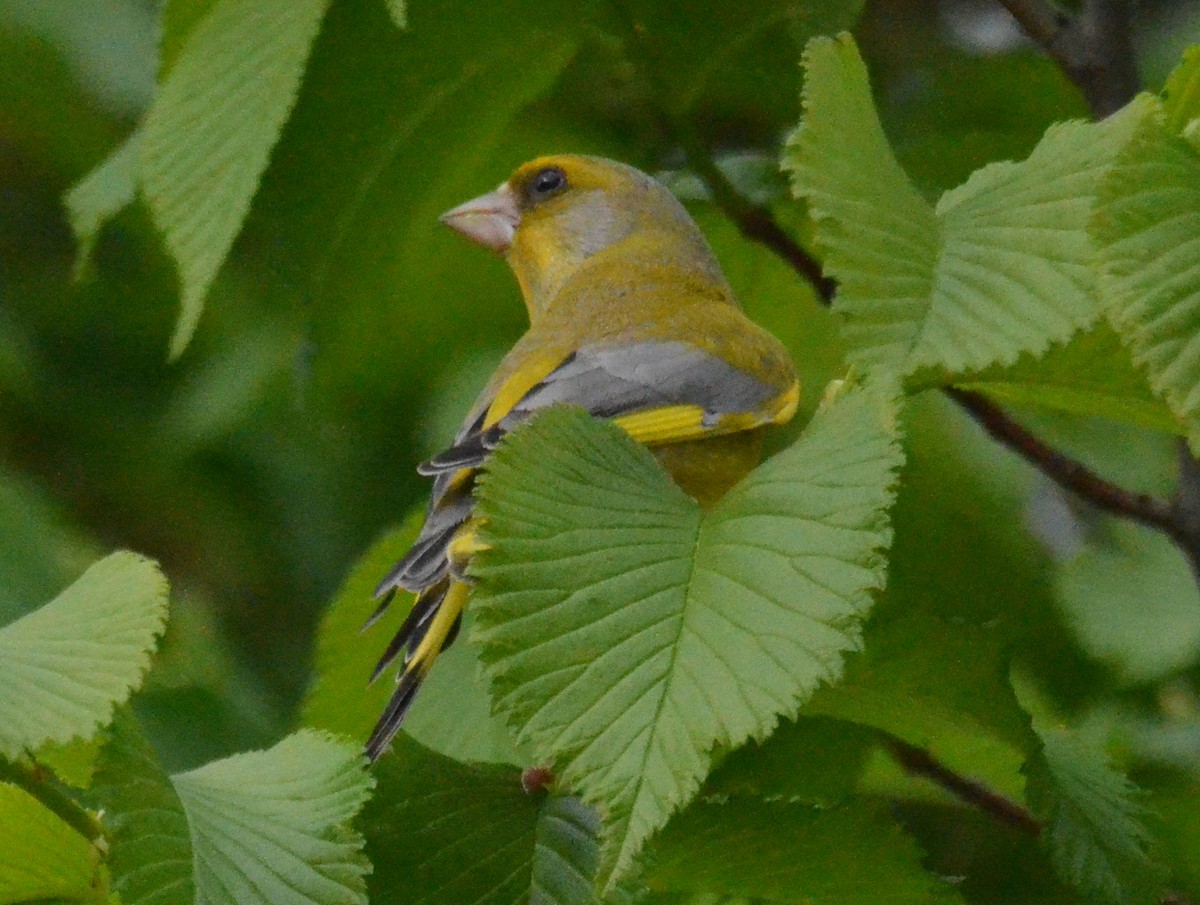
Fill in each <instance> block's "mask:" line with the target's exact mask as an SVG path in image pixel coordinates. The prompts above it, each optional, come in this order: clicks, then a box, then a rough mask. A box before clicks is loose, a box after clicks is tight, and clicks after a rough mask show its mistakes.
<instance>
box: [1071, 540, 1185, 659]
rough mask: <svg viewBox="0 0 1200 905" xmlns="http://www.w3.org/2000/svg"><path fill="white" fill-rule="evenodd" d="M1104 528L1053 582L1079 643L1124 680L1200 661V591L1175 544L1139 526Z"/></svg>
mask: <svg viewBox="0 0 1200 905" xmlns="http://www.w3.org/2000/svg"><path fill="white" fill-rule="evenodd" d="M1103 527H1104V530H1103V531H1096V532H1093V533H1092V536H1091V537H1090V538H1089V543H1088V544H1087V545H1086V546H1085V547H1083V548H1082V549H1081V550H1080V551H1079V553H1078V554H1077V555H1076V556H1075V557H1074V558H1072V559H1070V560H1068V561H1067V562H1065V563H1063V564H1062V565H1061V566H1060V569H1059V573H1058V576H1057V577H1056V581H1055V589H1056V590H1057V592H1058V596H1059V600H1060V602H1061V606H1062V608H1063V610H1064V611H1065V613H1066V616H1067V622H1068V623H1069V624H1070V625H1071V627H1072V628H1073V629H1074V630H1075V633H1076V635H1077V637H1078V638H1079V643H1080V645H1081V646H1082V647H1083V649H1084V650H1086V651H1087V652H1088V653H1089V654H1090V655H1091V656H1093V657H1096V658H1097V659H1099V660H1102V661H1104V662H1105V663H1107V664H1109V665H1111V666H1113V667H1115V668H1116V670H1117V672H1118V674H1119V676H1120V678H1121V679H1122V680H1123V681H1126V682H1150V681H1153V680H1155V679H1162V678H1166V677H1168V676H1170V675H1171V674H1173V673H1175V672H1178V671H1181V670H1183V669H1186V668H1187V667H1189V666H1191V665H1192V664H1193V663H1195V662H1196V661H1197V659H1200V594H1197V591H1196V583H1195V580H1194V578H1193V576H1192V573H1191V571H1190V570H1189V568H1188V565H1187V562H1186V561H1185V560H1184V559H1183V557H1181V556H1180V555H1179V548H1178V547H1176V546H1175V545H1174V544H1173V543H1171V541H1170V540H1168V539H1167V538H1166V537H1164V536H1162V535H1161V534H1159V533H1158V532H1156V531H1153V530H1152V529H1150V528H1146V527H1144V526H1141V525H1136V524H1132V523H1129V522H1122V521H1117V520H1112V521H1111V523H1109V522H1106V523H1105V524H1104V526H1103Z"/></svg>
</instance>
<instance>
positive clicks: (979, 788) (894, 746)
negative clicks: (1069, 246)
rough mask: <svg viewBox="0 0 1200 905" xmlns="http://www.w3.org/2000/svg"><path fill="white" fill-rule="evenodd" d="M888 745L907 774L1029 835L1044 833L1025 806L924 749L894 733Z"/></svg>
mask: <svg viewBox="0 0 1200 905" xmlns="http://www.w3.org/2000/svg"><path fill="white" fill-rule="evenodd" d="M885 744H886V746H887V750H888V753H889V754H891V756H892V757H893V758H894V759H895V761H896V763H898V764H899V765H900V766H901V767H903V768H904V770H905V771H907V772H908V773H911V774H913V775H914V776H921V777H924V778H925V779H928V780H930V781H931V782H934V783H936V784H937V785H939V786H941V787H942V788H943V789H945V790H946V791H947V792H949V793H950V794H951V795H953V796H954V797H955V798H958V799H960V800H961V801H965V802H966V803H967V804H970V805H973V806H975V807H977V808H979V809H980V810H981V811H984V812H985V813H987V814H990V815H991V816H992V817H995V818H996V819H997V820H999V821H1000V822H1001V823H1006V824H1008V825H1009V826H1012V827H1016V828H1017V829H1019V830H1021V831H1022V832H1024V833H1026V834H1028V835H1030V836H1034V837H1037V836H1040V835H1041V833H1042V822H1041V821H1040V820H1038V819H1037V817H1036V816H1034V814H1033V812H1032V811H1030V810H1029V809H1028V808H1026V807H1025V806H1024V805H1021V804H1018V803H1017V802H1015V801H1013V800H1012V799H1011V798H1005V797H1004V796H1003V795H1001V794H1000V793H999V792H996V791H995V790H993V789H989V788H988V787H987V786H985V785H984V784H983V783H981V782H979V781H978V780H974V779H971V778H969V777H966V776H962V775H960V774H958V773H955V772H954V771H953V770H951V769H950V768H949V767H947V766H946V765H945V764H943V763H942V762H941V761H940V760H938V759H937V758H936V757H934V756H933V755H932V754H930V753H929V752H928V751H926V750H925V749H924V748H918V747H917V746H916V745H910V744H909V743H908V742H906V741H904V740H902V739H899V738H896V737H895V736H885Z"/></svg>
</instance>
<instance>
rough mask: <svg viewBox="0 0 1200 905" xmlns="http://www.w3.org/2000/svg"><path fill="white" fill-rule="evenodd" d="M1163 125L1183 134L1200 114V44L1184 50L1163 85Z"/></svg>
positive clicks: (1178, 133) (1177, 133) (1170, 130)
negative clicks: (1180, 58) (1177, 63)
mask: <svg viewBox="0 0 1200 905" xmlns="http://www.w3.org/2000/svg"><path fill="white" fill-rule="evenodd" d="M1162 94H1163V112H1164V113H1165V114H1166V117H1165V121H1164V123H1163V125H1164V126H1165V127H1166V129H1167V131H1168V132H1174V133H1175V134H1176V135H1182V134H1183V131H1184V129H1186V128H1187V125H1188V123H1190V122H1192V120H1194V119H1195V118H1196V117H1198V116H1200V44H1193V45H1192V46H1191V47H1189V48H1188V49H1187V50H1185V51H1184V52H1183V59H1182V60H1180V61H1179V65H1178V66H1176V67H1175V71H1174V72H1172V73H1171V75H1170V76H1169V77H1168V78H1167V83H1166V84H1165V85H1163V92H1162Z"/></svg>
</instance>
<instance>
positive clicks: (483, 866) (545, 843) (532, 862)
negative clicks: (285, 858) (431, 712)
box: [362, 735, 599, 905]
mask: <svg viewBox="0 0 1200 905" xmlns="http://www.w3.org/2000/svg"><path fill="white" fill-rule="evenodd" d="M376 773H377V776H378V778H379V788H378V790H377V791H376V794H375V797H374V798H373V799H372V801H371V803H370V804H369V805H368V806H367V808H366V811H365V812H364V814H363V820H362V825H363V827H364V832H365V833H366V836H367V851H368V854H369V855H370V856H371V860H372V861H373V863H374V864H375V870H374V872H373V874H372V876H371V880H370V888H371V898H372V901H377V902H395V903H406V905H417V903H421V905H458V903H461V902H488V903H496V905H503V903H511V905H521V903H526V902H528V903H530V905H592V903H593V902H595V900H596V897H595V891H594V888H593V877H594V875H595V872H596V863H597V860H598V853H599V842H598V840H597V834H598V830H599V820H598V819H597V817H596V815H595V814H594V813H593V812H591V811H590V810H588V809H587V808H586V807H584V806H583V805H582V804H580V802H579V801H578V800H577V799H572V798H566V797H563V796H561V795H556V794H550V795H547V794H545V793H544V792H541V793H536V794H528V793H526V792H525V791H524V790H523V789H522V787H521V775H520V773H519V771H517V770H516V769H514V768H512V767H504V766H496V765H469V764H462V763H458V762H456V761H453V760H450V759H449V758H446V757H443V756H441V755H439V754H435V753H434V752H432V751H429V750H427V749H425V748H423V747H422V746H420V745H418V744H416V743H414V742H413V741H411V740H410V739H408V738H407V737H405V736H404V735H401V736H400V737H399V738H398V739H397V740H396V742H395V744H394V746H393V753H392V754H391V755H390V756H388V757H386V758H384V759H383V760H381V761H380V762H379V764H378V766H377V767H376Z"/></svg>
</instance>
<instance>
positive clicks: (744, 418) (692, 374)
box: [418, 340, 799, 475]
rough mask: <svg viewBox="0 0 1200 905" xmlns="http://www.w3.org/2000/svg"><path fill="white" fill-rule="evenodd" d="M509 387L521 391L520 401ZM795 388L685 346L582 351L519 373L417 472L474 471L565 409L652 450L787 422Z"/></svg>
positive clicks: (670, 343) (662, 343) (638, 345)
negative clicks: (605, 422)
mask: <svg viewBox="0 0 1200 905" xmlns="http://www.w3.org/2000/svg"><path fill="white" fill-rule="evenodd" d="M510 384H517V385H524V392H522V393H520V394H519V395H517V394H514V393H512V392H511V391H510ZM798 399H799V388H798V386H797V385H796V384H795V383H793V384H792V385H791V386H789V387H787V388H785V389H783V390H781V389H780V388H779V387H777V386H772V385H770V384H768V383H766V382H764V381H762V380H759V379H758V378H756V377H754V376H753V375H751V374H747V373H746V372H745V371H742V370H740V369H739V368H736V367H734V366H733V365H732V364H730V363H729V362H727V361H725V360H724V359H722V358H719V357H718V356H716V355H713V354H711V353H709V352H706V351H704V350H703V349H701V348H699V347H697V346H693V345H691V344H690V343H684V342H674V341H659V340H648V341H645V342H639V343H634V344H631V345H624V346H616V347H597V348H584V349H580V350H579V351H577V352H575V353H573V354H572V355H570V356H568V357H567V358H566V359H565V360H563V361H562V362H561V363H560V364H559V365H557V366H556V367H554V368H552V369H550V370H548V371H547V372H546V373H545V374H544V375H543V376H540V377H539V378H538V379H536V380H534V381H531V380H530V376H529V374H528V373H527V372H525V371H524V370H523V369H521V370H518V371H517V372H516V373H514V374H513V375H512V377H511V378H509V380H508V381H506V382H505V383H504V384H502V385H501V386H500V387H499V389H498V390H497V392H496V394H495V396H494V401H493V402H492V404H491V405H490V406H488V407H487V408H486V409H485V410H484V412H483V414H482V415H479V416H478V417H476V419H475V422H474V424H473V425H471V426H469V427H468V428H467V429H464V431H463V432H462V433H460V435H459V436H458V437H457V438H456V440H455V443H454V445H453V446H451V447H450V448H449V449H448V450H446V451H445V452H443V453H439V454H438V455H436V456H434V457H433V458H432V459H430V460H429V461H427V462H424V463H422V464H421V466H420V467H419V469H418V470H419V471H420V472H421V473H422V474H425V475H442V474H446V473H449V472H452V471H456V470H458V469H461V468H477V467H479V466H480V465H482V464H483V462H484V460H485V459H486V458H487V456H488V454H489V453H491V451H492V450H493V449H495V448H496V446H497V445H498V444H499V442H500V440H501V438H503V436H504V435H505V434H506V433H508V432H509V431H510V430H512V429H513V428H514V427H516V426H517V425H518V424H520V423H521V422H522V421H524V420H525V419H527V418H528V417H529V416H530V415H532V414H533V413H534V412H536V411H538V410H540V409H543V408H546V407H547V406H550V405H554V404H555V403H564V404H568V405H577V406H580V407H581V408H584V409H586V410H587V411H589V412H591V413H592V414H593V415H595V416H596V417H598V418H610V419H612V421H613V422H614V423H615V424H617V425H618V426H619V427H621V428H622V429H623V430H625V431H626V433H628V434H629V435H630V436H631V437H633V439H634V440H637V441H638V442H639V443H645V444H647V445H650V446H654V445H659V444H663V443H678V442H681V441H684V440H695V439H699V438H700V437H704V436H716V435H718V434H728V433H734V432H736V431H744V430H750V429H752V428H755V427H761V426H762V425H765V424H771V423H781V422H784V421H787V420H788V419H789V418H791V416H792V415H793V414H794V413H795V410H796V403H797V401H798Z"/></svg>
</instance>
